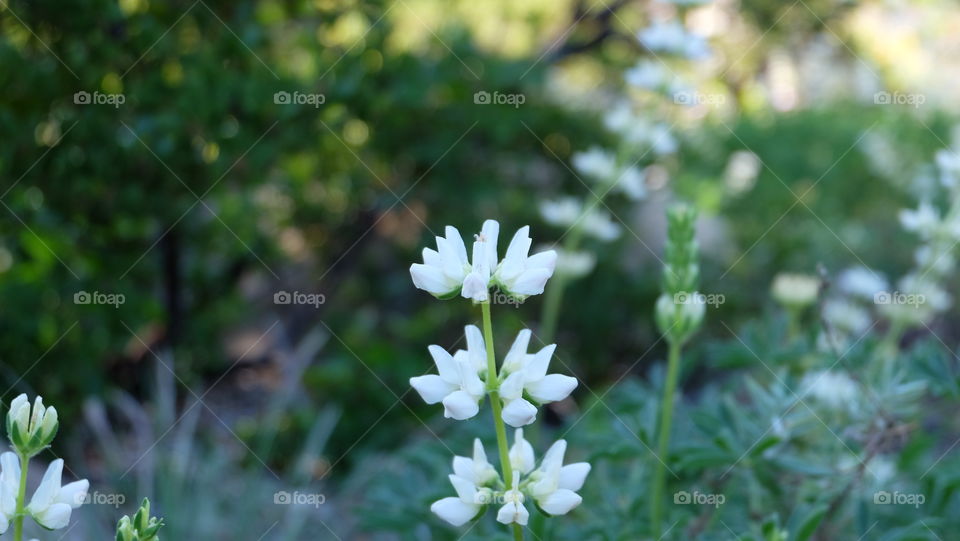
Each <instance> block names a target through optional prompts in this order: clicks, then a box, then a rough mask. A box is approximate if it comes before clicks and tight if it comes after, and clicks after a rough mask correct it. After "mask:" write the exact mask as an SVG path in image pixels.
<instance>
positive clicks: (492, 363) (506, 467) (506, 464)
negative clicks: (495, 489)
mask: <svg viewBox="0 0 960 541" xmlns="http://www.w3.org/2000/svg"><path fill="white" fill-rule="evenodd" d="M480 309H481V310H482V311H483V341H484V343H485V344H486V349H487V389H488V390H489V392H490V406H491V407H492V409H493V426H494V427H495V428H496V430H497V449H498V450H499V451H500V469H501V470H502V473H503V481H504V483H506V484H507V487H508V488H509V485H510V483H512V482H513V468H512V467H511V466H510V450H509V449H508V448H507V428H506V426H504V424H503V415H502V407H501V405H500V391H499V390H497V383H496V382H497V361H496V359H495V355H494V352H493V324H492V323H491V320H490V319H491V318H490V302H489V301H488V302H484V303H481V304H480ZM513 538H514V539H515V540H516V541H523V530H522V529H521V528H520V525H519V524H513Z"/></svg>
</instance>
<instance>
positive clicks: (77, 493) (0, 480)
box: [0, 452, 90, 533]
mask: <svg viewBox="0 0 960 541" xmlns="http://www.w3.org/2000/svg"><path fill="white" fill-rule="evenodd" d="M0 465H2V467H3V472H2V473H0V515H2V517H3V518H2V519H0V533H2V532H3V531H6V529H7V527H8V525H9V522H10V521H11V520H13V518H14V516H15V514H16V499H17V494H18V493H19V487H20V459H19V458H18V457H17V455H16V453H11V452H7V453H3V454H2V455H0ZM62 474H63V460H62V459H59V458H58V459H57V460H54V461H53V462H51V463H50V465H49V466H48V467H47V471H46V473H45V474H44V475H43V480H42V481H40V486H39V487H37V490H36V492H34V494H33V498H31V500H30V504H29V505H27V507H26V511H27V513H29V514H30V516H32V517H33V519H34V520H36V521H37V523H38V524H40V525H41V526H43V527H44V528H46V529H48V530H59V529H61V528H65V527H66V526H67V524H69V523H70V515H71V513H72V512H73V510H74V509H76V508H78V507H80V506H81V505H82V504H83V501H84V500H85V499H86V496H87V490H89V488H90V483H89V482H88V481H87V480H86V479H82V480H80V481H74V482H73V483H70V484H67V485H63V486H60V479H61V475H62Z"/></svg>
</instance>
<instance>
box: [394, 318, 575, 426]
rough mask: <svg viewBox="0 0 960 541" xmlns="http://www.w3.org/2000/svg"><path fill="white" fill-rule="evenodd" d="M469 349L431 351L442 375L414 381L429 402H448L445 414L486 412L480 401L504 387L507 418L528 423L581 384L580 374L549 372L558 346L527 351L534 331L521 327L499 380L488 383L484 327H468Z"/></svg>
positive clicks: (510, 422)
mask: <svg viewBox="0 0 960 541" xmlns="http://www.w3.org/2000/svg"><path fill="white" fill-rule="evenodd" d="M465 333H466V338H467V349H465V350H462V349H461V350H458V351H457V352H456V353H454V354H453V355H450V354H449V353H447V351H446V350H444V349H443V348H442V347H440V346H437V345H433V346H430V347H429V348H428V349H429V351H430V355H431V356H432V357H433V362H434V363H435V364H436V365H437V372H438V374H428V375H425V376H418V377H414V378H410V385H411V386H412V387H413V388H414V389H416V390H417V392H418V393H420V396H421V397H422V398H423V400H424V401H425V402H426V403H427V404H436V403H438V402H442V403H443V415H444V417H447V418H452V419H456V420H458V421H462V420H465V419H470V418H471V417H473V416H475V415H476V414H477V412H479V411H480V402H482V401H483V397H484V395H485V394H486V393H487V392H488V391H490V390H495V391H499V396H500V399H501V400H502V401H503V411H502V417H503V420H504V422H506V423H507V424H508V425H510V426H513V427H520V426H526V425H528V424H530V423H532V422H534V421H536V419H537V407H536V406H535V405H534V404H533V403H531V402H530V401H529V400H527V399H526V398H524V396H526V397H529V398H530V399H531V400H532V401H533V402H535V403H537V404H547V403H550V402H557V401H560V400H563V399H564V398H566V397H568V396H570V393H571V392H573V390H574V389H575V388H576V387H577V380H576V378H572V377H570V376H564V375H562V374H547V368H548V367H549V366H550V358H551V357H552V356H553V351H554V350H555V349H556V347H557V346H556V344H550V345H549V346H547V347H545V348H543V349H541V350H540V351H538V352H536V353H527V348H528V347H529V344H530V337H531V336H532V333H531V332H530V330H528V329H524V330H522V331H520V333H519V334H518V335H517V338H516V340H514V342H513V345H512V346H511V347H510V351H509V352H507V356H506V357H505V358H504V360H503V364H502V365H501V366H500V373H499V374H498V376H497V381H495V382H487V381H485V380H486V374H487V350H486V347H485V346H484V343H483V336H482V335H481V334H480V329H479V328H477V327H476V326H474V325H467V327H466V329H465Z"/></svg>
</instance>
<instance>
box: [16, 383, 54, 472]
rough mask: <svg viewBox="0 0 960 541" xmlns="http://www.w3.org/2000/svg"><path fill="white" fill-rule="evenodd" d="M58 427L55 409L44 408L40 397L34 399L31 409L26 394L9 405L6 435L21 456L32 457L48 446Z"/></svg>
mask: <svg viewBox="0 0 960 541" xmlns="http://www.w3.org/2000/svg"><path fill="white" fill-rule="evenodd" d="M59 426H60V423H59V418H58V416H57V408H55V407H53V406H50V407H44V405H43V397H41V396H37V397H36V399H35V400H34V401H33V407H32V408H31V406H30V400H29V399H28V398H27V395H26V394H21V395H19V396H17V397H16V398H14V399H13V401H12V402H11V403H10V411H8V412H7V433H8V435H9V436H10V442H11V443H12V444H13V446H14V447H15V448H16V449H17V450H18V451H19V452H20V453H21V454H23V455H26V456H28V457H30V456H34V455H36V454H37V453H39V452H40V451H42V450H43V449H45V448H46V447H47V446H48V445H50V442H51V441H53V437H54V436H56V434H57V429H58V428H59Z"/></svg>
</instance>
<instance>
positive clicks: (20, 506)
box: [13, 455, 30, 541]
mask: <svg viewBox="0 0 960 541" xmlns="http://www.w3.org/2000/svg"><path fill="white" fill-rule="evenodd" d="M29 468H30V458H29V457H27V455H20V492H19V493H18V494H17V508H16V513H15V515H16V518H14V519H13V541H23V519H24V517H25V516H26V514H27V511H26V500H27V470H28V469H29Z"/></svg>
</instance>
